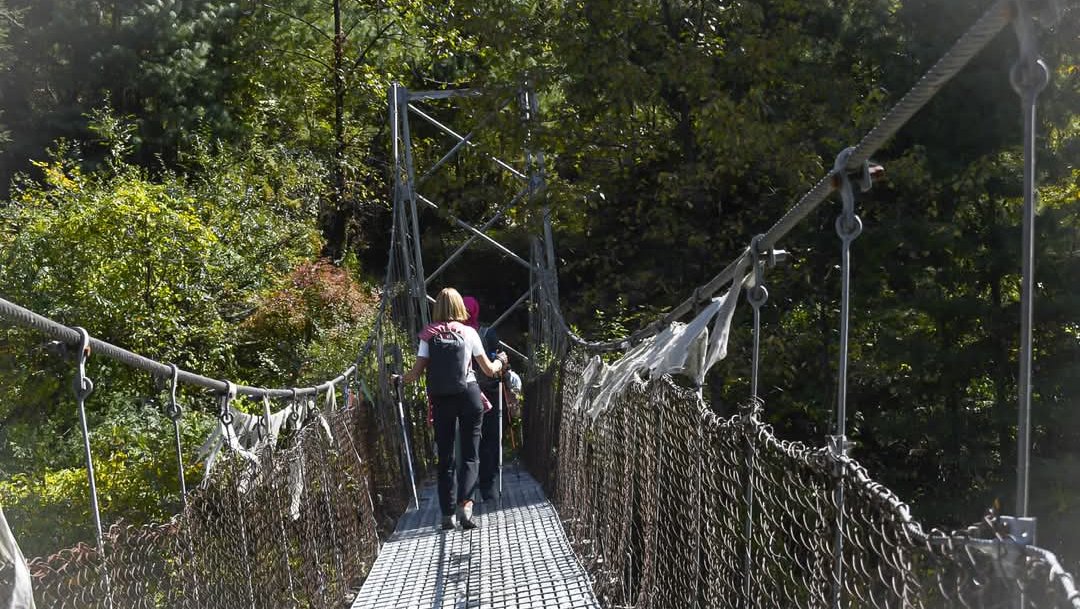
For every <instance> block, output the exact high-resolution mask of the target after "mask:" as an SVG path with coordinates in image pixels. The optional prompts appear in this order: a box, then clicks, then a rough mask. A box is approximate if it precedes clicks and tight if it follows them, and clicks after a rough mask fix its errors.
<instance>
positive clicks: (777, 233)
mask: <svg viewBox="0 0 1080 609" xmlns="http://www.w3.org/2000/svg"><path fill="white" fill-rule="evenodd" d="M1014 16H1015V8H1014V6H1013V2H1012V0H998V1H997V2H995V3H994V4H993V5H992V6H991V7H990V8H989V9H988V10H987V11H986V12H985V13H983V15H982V17H980V18H979V20H978V21H976V22H975V24H974V25H972V26H971V27H970V28H969V29H968V30H967V31H966V32H964V34H963V36H961V37H960V39H959V40H957V41H956V43H955V44H953V46H952V47H951V48H949V50H948V51H946V52H945V54H944V55H942V56H941V59H939V60H938V61H937V63H935V64H934V65H933V67H931V68H930V70H928V71H927V72H926V74H924V75H923V77H922V78H921V79H920V80H919V81H918V82H917V83H915V85H914V86H913V87H912V88H911V89H910V90H909V91H908V92H907V93H906V94H905V95H904V96H903V97H902V98H901V99H900V101H899V102H897V103H896V105H894V106H893V107H892V108H891V109H890V110H889V112H888V113H887V114H886V115H885V116H884V117H883V118H882V119H881V120H880V121H878V124H877V125H876V126H874V128H873V129H871V130H870V131H869V132H867V134H866V135H865V136H863V138H862V139H861V140H860V141H859V143H858V145H856V146H855V147H854V149H853V150H852V152H851V156H850V157H849V159H848V162H847V165H846V170H848V171H851V170H854V169H857V168H859V167H861V166H862V165H863V163H865V162H866V161H868V160H869V159H870V155H872V154H874V153H875V152H877V151H878V150H879V149H880V148H881V147H882V146H883V145H884V144H885V142H887V141H888V140H889V138H891V137H892V136H893V135H894V134H895V133H896V132H897V131H898V130H899V129H900V128H901V127H902V126H904V124H906V123H907V122H908V121H909V120H910V119H911V117H912V116H914V115H915V113H916V112H918V111H919V110H920V109H922V107H923V106H925V105H926V103H927V102H928V101H930V99H931V98H933V97H934V95H935V94H937V92H938V91H940V90H941V88H942V87H943V86H945V84H946V83H947V82H949V80H951V79H952V77H953V76H955V75H956V74H957V73H958V72H959V71H960V70H961V68H963V67H964V66H965V65H967V63H968V62H969V61H971V59H972V58H973V57H975V55H977V54H978V53H979V51H981V50H982V49H983V48H984V47H985V46H986V45H987V44H988V43H989V42H990V40H992V39H993V38H994V36H996V35H997V33H998V32H1000V31H1001V30H1002V28H1004V27H1005V26H1006V25H1008V24H1009V22H1010V21H1011V20H1012V19H1013V18H1014ZM837 173H838V171H837V170H833V171H830V172H829V173H828V174H826V175H825V176H824V177H823V178H821V180H819V181H818V182H817V184H815V185H814V187H813V188H811V189H810V190H809V191H808V192H807V193H806V194H805V195H803V197H802V198H801V199H799V201H798V202H797V203H796V204H795V205H794V206H793V207H792V208H790V209H789V210H788V211H787V212H786V213H785V214H784V215H783V216H781V218H780V219H779V220H777V222H776V223H775V224H773V226H772V227H771V228H769V230H768V231H766V232H765V234H764V235H765V236H764V237H763V238H762V240H761V247H762V248H763V249H766V250H767V249H769V248H774V247H776V245H777V243H778V242H779V241H780V239H782V238H783V237H785V236H786V235H787V234H788V233H790V232H791V231H792V230H793V229H794V228H795V227H796V226H797V225H798V224H799V223H800V222H802V221H803V220H804V219H805V218H806V217H807V216H808V215H810V212H812V211H814V210H815V209H817V207H818V205H820V204H821V203H822V201H824V200H825V199H826V198H827V197H828V196H829V195H830V194H831V193H832V192H833V190H835V189H836V187H837V183H836V177H837ZM749 256H750V253H749V250H746V251H744V252H743V253H742V254H740V255H739V256H738V257H737V258H736V259H735V260H733V261H731V262H730V263H729V264H728V265H727V266H726V267H724V269H723V270H722V271H720V272H719V273H718V274H717V275H716V276H714V277H713V278H712V279H710V280H709V281H708V282H707V283H705V284H704V285H702V286H701V287H699V288H697V289H695V290H694V293H693V296H691V297H689V298H687V299H686V300H684V301H683V302H681V303H679V304H678V305H676V306H675V307H674V308H673V309H672V310H671V311H669V312H668V313H667V314H665V315H664V316H663V317H661V318H660V319H658V320H656V321H654V322H652V323H651V324H649V325H647V326H645V327H643V328H641V329H639V330H637V331H635V332H633V333H631V334H629V335H627V336H625V337H622V338H616V339H612V340H606V341H589V340H587V339H585V338H583V337H581V336H580V335H578V334H577V333H576V332H574V331H573V330H572V329H571V328H570V325H569V324H568V323H567V322H566V319H565V318H564V316H563V314H562V311H561V309H560V308H559V303H558V302H552V303H551V304H552V306H551V309H552V312H553V315H554V317H555V321H556V323H557V324H558V325H559V326H560V328H561V329H562V331H563V333H564V334H566V336H567V337H569V339H570V340H571V341H572V342H573V343H574V344H576V345H578V346H580V347H584V348H585V349H587V350H589V351H592V352H600V351H615V350H619V349H625V348H627V347H628V346H630V345H632V344H635V343H638V342H640V341H642V340H644V339H646V338H648V337H650V336H653V335H654V334H656V333H657V332H660V331H661V330H663V329H664V328H666V327H667V326H669V325H670V324H671V322H673V321H675V320H677V319H679V318H681V317H683V316H684V315H686V314H688V313H690V312H691V311H693V310H694V309H695V308H696V307H697V306H698V305H699V304H700V303H702V302H704V301H706V300H707V299H708V298H710V297H711V296H712V295H713V294H715V293H716V292H717V291H718V290H720V288H722V287H724V286H725V285H727V284H729V283H730V282H731V281H732V280H733V279H734V277H735V270H736V268H738V265H739V263H740V262H741V261H743V260H746V259H748V258H749Z"/></svg>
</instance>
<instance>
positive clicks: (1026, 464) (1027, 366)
mask: <svg viewBox="0 0 1080 609" xmlns="http://www.w3.org/2000/svg"><path fill="white" fill-rule="evenodd" d="M1028 8H1029V7H1028V2H1027V1H1025V0H1017V1H1016V11H1017V12H1016V19H1015V21H1014V22H1013V24H1014V29H1015V31H1016V37H1017V41H1018V42H1019V47H1020V57H1018V58H1017V60H1016V63H1015V64H1013V67H1012V69H1011V70H1010V72H1009V82H1010V84H1011V85H1012V88H1013V90H1015V91H1016V93H1017V94H1019V95H1020V106H1021V112H1022V114H1023V120H1024V136H1023V138H1024V139H1023V145H1024V207H1023V221H1022V226H1021V232H1022V237H1021V248H1020V257H1021V273H1022V275H1021V282H1020V355H1019V360H1020V361H1019V366H1020V372H1019V376H1018V379H1019V381H1018V383H1017V384H1018V387H1017V392H1018V396H1017V424H1016V518H1015V519H1011V520H1012V521H1013V522H1012V524H1013V527H1014V528H1023V529H1024V530H1025V531H1026V533H1027V534H1026V535H1016V537H1017V539H1018V540H1019V541H1020V542H1021V543H1025V544H1033V543H1035V530H1036V524H1037V523H1036V522H1035V519H1034V518H1031V517H1029V516H1028V496H1029V492H1030V489H1029V486H1028V485H1029V470H1030V467H1031V465H1030V456H1031V362H1032V334H1033V329H1032V326H1033V309H1034V299H1035V291H1034V274H1035V211H1036V209H1035V207H1036V204H1037V201H1036V196H1037V193H1036V192H1035V135H1036V123H1035V116H1036V115H1035V112H1036V108H1037V105H1038V104H1037V101H1038V97H1039V93H1040V92H1042V90H1043V89H1044V88H1045V87H1046V85H1047V84H1048V83H1049V81H1050V71H1049V69H1048V68H1047V66H1046V63H1045V62H1044V61H1043V60H1042V59H1041V58H1040V57H1039V49H1038V41H1037V39H1036V36H1035V23H1034V21H1033V19H1032V16H1031V15H1030V14H1029V10H1028ZM1021 525H1022V526H1021ZM1016 604H1017V607H1020V608H1021V609H1022V608H1023V607H1024V606H1025V604H1026V602H1025V598H1024V591H1023V588H1022V587H1021V588H1020V591H1019V592H1018V594H1017V596H1016Z"/></svg>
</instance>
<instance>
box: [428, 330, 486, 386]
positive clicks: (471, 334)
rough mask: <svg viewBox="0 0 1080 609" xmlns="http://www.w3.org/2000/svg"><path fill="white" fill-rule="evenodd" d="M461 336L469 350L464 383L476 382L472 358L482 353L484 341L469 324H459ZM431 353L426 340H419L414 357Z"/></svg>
mask: <svg viewBox="0 0 1080 609" xmlns="http://www.w3.org/2000/svg"><path fill="white" fill-rule="evenodd" d="M458 327H459V329H460V330H461V336H462V337H463V338H464V339H465V346H466V348H467V349H468V350H469V373H468V375H467V376H466V377H465V382H466V383H475V382H476V373H475V372H473V367H472V363H473V358H475V357H476V356H477V355H482V354H483V353H484V342H483V341H481V340H480V335H479V334H477V333H476V330H474V329H473V328H472V327H471V326H466V325H465V324H460V325H459V326H458ZM430 354H431V347H430V346H429V345H428V342H427V341H426V340H421V341H420V348H419V349H418V350H417V352H416V357H428V356H429V355H430Z"/></svg>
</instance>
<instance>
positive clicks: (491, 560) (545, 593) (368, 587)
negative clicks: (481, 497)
mask: <svg viewBox="0 0 1080 609" xmlns="http://www.w3.org/2000/svg"><path fill="white" fill-rule="evenodd" d="M503 483H504V492H503V496H502V498H501V499H499V500H496V501H490V502H485V503H480V504H477V508H478V509H477V514H478V516H476V519H477V522H478V523H479V524H480V528H478V529H476V530H473V531H462V530H461V529H460V528H459V529H457V530H454V531H443V530H441V529H439V528H438V524H439V522H440V520H441V515H440V513H439V504H438V499H437V497H436V493H435V487H434V485H433V484H428V485H427V486H425V487H424V489H423V491H422V495H421V500H420V509H419V510H410V511H409V512H407V513H406V514H405V515H404V516H402V518H401V520H399V521H398V526H397V529H396V530H395V532H394V534H393V535H392V536H391V537H390V539H389V540H387V542H386V544H384V545H383V548H382V551H381V552H380V553H379V558H378V560H376V562H375V565H374V566H373V567H372V569H371V573H370V574H369V575H368V577H367V580H366V581H365V582H364V585H363V587H362V588H361V589H360V592H359V594H357V596H356V599H355V601H354V602H353V604H352V609H443V608H454V609H474V608H475V609H548V608H560V609H599V607H600V604H599V603H598V602H597V600H596V597H595V595H594V594H593V591H592V585H591V584H590V582H589V578H588V576H587V575H586V574H585V571H584V570H583V569H582V568H581V565H580V564H579V563H578V561H577V557H575V556H574V552H573V550H572V549H571V548H570V544H569V543H568V542H567V539H566V535H565V533H564V532H563V528H562V523H560V522H559V516H558V514H557V513H556V512H555V508H554V507H553V506H552V505H551V503H550V502H549V501H548V500H547V497H545V496H544V492H543V490H542V489H541V488H540V485H539V484H538V483H537V482H536V481H535V480H534V479H533V478H532V477H531V476H529V475H528V474H527V473H525V472H524V471H522V470H520V469H518V468H516V467H515V468H509V467H508V468H507V470H506V473H505V474H504V476H503Z"/></svg>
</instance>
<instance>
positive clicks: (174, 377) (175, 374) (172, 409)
mask: <svg viewBox="0 0 1080 609" xmlns="http://www.w3.org/2000/svg"><path fill="white" fill-rule="evenodd" d="M169 376H170V378H171V382H170V383H169V403H168V404H166V405H165V416H167V417H169V418H170V419H172V420H173V421H179V420H180V417H182V416H184V413H183V410H182V409H181V408H180V403H179V402H177V401H176V386H177V384H178V382H179V380H180V369H179V368H177V367H176V364H169Z"/></svg>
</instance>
